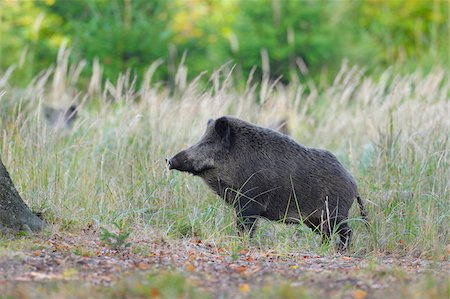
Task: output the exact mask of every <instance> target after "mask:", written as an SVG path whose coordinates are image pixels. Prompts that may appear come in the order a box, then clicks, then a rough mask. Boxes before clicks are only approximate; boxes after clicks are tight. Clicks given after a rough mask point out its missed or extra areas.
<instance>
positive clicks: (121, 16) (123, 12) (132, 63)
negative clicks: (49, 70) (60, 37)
mask: <svg viewBox="0 0 450 299" xmlns="http://www.w3.org/2000/svg"><path fill="white" fill-rule="evenodd" d="M169 4H170V1H165V0H152V1H146V0H133V1H130V0H125V1H122V0H113V1H97V0H88V1H73V2H70V5H68V3H67V1H56V2H55V3H54V4H52V5H48V4H45V3H42V2H40V5H39V7H41V8H42V9H43V10H45V11H48V13H50V14H51V15H56V16H58V17H59V18H61V19H62V24H63V26H62V27H61V28H60V29H59V30H60V32H61V33H62V34H64V35H68V36H70V38H71V41H72V43H71V44H72V46H73V47H74V48H75V50H76V51H75V52H76V54H77V55H78V56H79V57H80V58H82V59H87V60H88V61H89V62H92V61H93V60H94V59H95V58H97V59H98V60H99V62H100V63H101V64H102V65H103V66H104V72H105V75H106V77H108V78H111V79H112V80H115V79H116V78H117V75H118V74H119V73H120V72H124V71H125V70H126V69H128V68H130V69H132V70H134V71H137V72H138V73H139V74H142V72H143V71H144V69H145V68H147V67H148V66H149V65H150V64H151V63H152V62H153V61H154V60H156V59H158V58H164V59H167V57H168V55H167V50H168V44H169V42H170V38H171V30H170V27H168V22H169V20H170V10H169V9H168V6H169ZM90 65H92V64H90ZM162 76H165V77H167V70H165V71H164V72H163V73H162Z"/></svg>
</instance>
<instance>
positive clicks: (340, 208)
mask: <svg viewBox="0 0 450 299" xmlns="http://www.w3.org/2000/svg"><path fill="white" fill-rule="evenodd" d="M168 164H169V168H170V169H176V170H179V171H185V172H189V173H192V174H194V175H197V176H200V177H201V178H202V179H203V180H204V181H205V182H206V183H207V184H208V185H209V186H210V187H211V188H212V189H213V190H214V191H215V192H216V193H217V194H218V195H219V196H221V197H222V198H223V199H224V200H225V201H226V202H228V203H229V204H230V205H232V206H233V207H234V208H235V209H236V212H237V216H238V219H239V220H238V227H239V229H240V231H245V230H247V231H250V234H252V233H253V231H254V229H255V224H256V220H257V218H258V217H264V218H267V219H269V220H275V221H284V222H286V223H301V222H303V223H305V224H306V225H307V226H308V227H310V228H311V229H313V230H315V231H317V232H319V233H321V234H322V236H323V237H324V239H325V240H326V239H328V238H329V237H330V235H331V233H332V232H334V231H335V230H336V231H337V232H338V234H339V235H340V249H346V248H348V245H349V244H350V240H351V229H350V227H349V226H348V223H347V221H346V220H347V219H348V211H349V209H350V207H351V205H352V203H353V200H354V199H355V198H357V200H358V203H359V205H360V208H361V213H362V215H363V217H364V218H367V214H366V212H365V209H364V206H363V203H362V200H361V198H360V197H359V195H358V192H357V186H356V182H355V180H354V179H353V177H352V176H351V174H350V173H349V172H348V171H347V170H345V168H344V167H343V166H342V164H341V163H340V162H339V161H338V160H337V158H336V157H335V156H334V155H333V154H332V153H330V152H328V151H326V150H321V149H315V148H308V147H305V146H303V145H300V144H298V143H296V142H295V141H294V140H293V139H292V138H290V137H289V136H286V135H284V134H281V133H279V132H276V131H273V130H271V129H267V128H262V127H258V126H256V125H253V124H251V123H248V122H246V121H243V120H240V119H237V118H233V117H228V116H227V117H221V118H219V119H217V120H215V121H214V120H210V121H209V122H208V126H207V129H206V132H205V134H204V135H203V137H202V138H201V140H200V141H199V142H198V143H197V144H195V145H193V146H191V147H190V148H188V149H186V150H184V151H181V152H180V153H178V154H176V155H175V156H174V157H173V158H171V159H169V160H168Z"/></svg>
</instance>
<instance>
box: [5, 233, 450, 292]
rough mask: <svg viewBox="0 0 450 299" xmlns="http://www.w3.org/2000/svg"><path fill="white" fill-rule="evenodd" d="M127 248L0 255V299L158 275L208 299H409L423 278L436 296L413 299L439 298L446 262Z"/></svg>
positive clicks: (35, 249) (82, 243)
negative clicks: (302, 294)
mask: <svg viewBox="0 0 450 299" xmlns="http://www.w3.org/2000/svg"><path fill="white" fill-rule="evenodd" d="M131 241H132V246H131V247H129V248H127V249H120V250H113V249H111V248H110V247H108V246H105V245H102V242H101V241H100V239H99V237H98V234H96V233H87V234H84V235H82V236H79V235H78V234H77V236H75V235H71V234H68V233H65V234H64V235H61V234H53V235H52V236H51V237H48V238H45V237H43V236H41V237H38V238H36V239H34V240H33V241H32V242H31V243H29V244H27V246H24V248H21V249H17V250H11V249H8V247H6V248H4V249H3V250H1V251H0V290H3V292H4V293H3V294H2V291H0V298H2V295H4V296H6V295H9V296H12V297H16V296H17V297H24V298H26V297H40V296H39V294H38V293H34V292H28V293H25V295H24V293H20V296H19V295H17V294H18V293H17V292H18V290H19V289H21V288H23V287H25V288H26V287H28V288H30V286H31V288H33V287H34V286H35V285H36V284H38V285H41V286H42V285H45V284H46V283H49V282H55V281H56V282H71V283H76V284H79V285H80V286H92V285H100V286H104V285H112V286H113V285H114V284H115V283H116V282H117V281H118V280H120V279H122V278H123V277H129V276H133V275H137V274H142V273H159V272H177V273H181V274H182V275H184V276H186V277H187V278H188V279H189V281H190V282H192V284H193V285H194V286H195V287H198V288H199V289H201V290H202V291H204V292H205V293H206V294H210V295H212V297H216V298H217V297H230V298H234V297H246V296H250V295H251V294H252V293H251V292H252V291H255V290H262V289H266V290H267V289H270V288H272V287H273V288H275V287H279V286H280V285H286V284H288V285H289V286H290V287H299V288H303V289H307V290H308V293H309V294H313V296H314V297H319V298H330V297H336V298H337V297H339V298H341V297H343V298H356V299H358V298H359V299H361V298H397V297H398V296H399V294H400V293H402V294H413V295H414V294H415V293H416V292H417V291H416V290H415V288H416V287H417V285H419V284H422V285H423V284H424V281H426V280H427V277H432V279H433V281H436V282H437V285H438V286H437V287H438V289H437V290H436V289H434V288H433V287H431V288H430V290H425V292H422V291H423V290H421V293H420V294H418V296H419V297H422V296H425V297H430V298H433V297H435V298H439V297H440V296H442V294H448V288H449V286H448V283H449V264H448V259H447V257H441V258H440V259H439V260H432V259H427V258H419V257H416V258H414V257H410V256H398V255H388V254H383V255H381V254H380V255H371V256H370V257H354V256H344V255H334V256H319V255H315V254H307V253H304V254H303V253H292V254H277V253H276V252H272V251H263V250H261V249H258V248H255V247H252V246H249V247H248V248H246V249H241V250H239V251H233V250H232V249H230V248H221V247H217V246H215V245H213V244H209V243H206V242H202V241H201V240H199V239H196V238H190V239H183V240H169V241H166V240H163V239H161V238H153V239H145V238H142V239H133V240H131ZM425 287H426V286H425ZM405 292H406V293H405Z"/></svg>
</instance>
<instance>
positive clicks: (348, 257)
mask: <svg viewBox="0 0 450 299" xmlns="http://www.w3.org/2000/svg"><path fill="white" fill-rule="evenodd" d="M342 259H343V260H344V261H350V260H352V258H351V257H350V256H343V257H342Z"/></svg>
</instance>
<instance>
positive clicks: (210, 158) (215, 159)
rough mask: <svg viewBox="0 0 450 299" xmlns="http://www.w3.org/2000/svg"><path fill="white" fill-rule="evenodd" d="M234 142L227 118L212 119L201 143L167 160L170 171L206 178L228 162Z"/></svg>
mask: <svg viewBox="0 0 450 299" xmlns="http://www.w3.org/2000/svg"><path fill="white" fill-rule="evenodd" d="M232 142H233V138H232V132H231V128H230V123H229V121H228V119H227V117H221V118H219V119H217V120H212V119H210V120H209V121H208V125H207V128H206V132H205V133H204V134H203V136H202V138H201V139H200V141H199V142H197V143H196V144H194V145H192V146H191V147H189V148H188V149H186V150H183V151H181V152H179V153H178V154H176V155H175V156H173V157H172V158H170V159H166V161H167V164H168V166H169V169H175V170H179V171H183V172H188V173H191V174H193V175H198V176H204V175H205V174H206V173H208V172H209V171H211V170H217V168H218V167H220V166H221V165H223V163H225V162H226V160H227V159H228V156H229V151H230V148H231V145H232Z"/></svg>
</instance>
